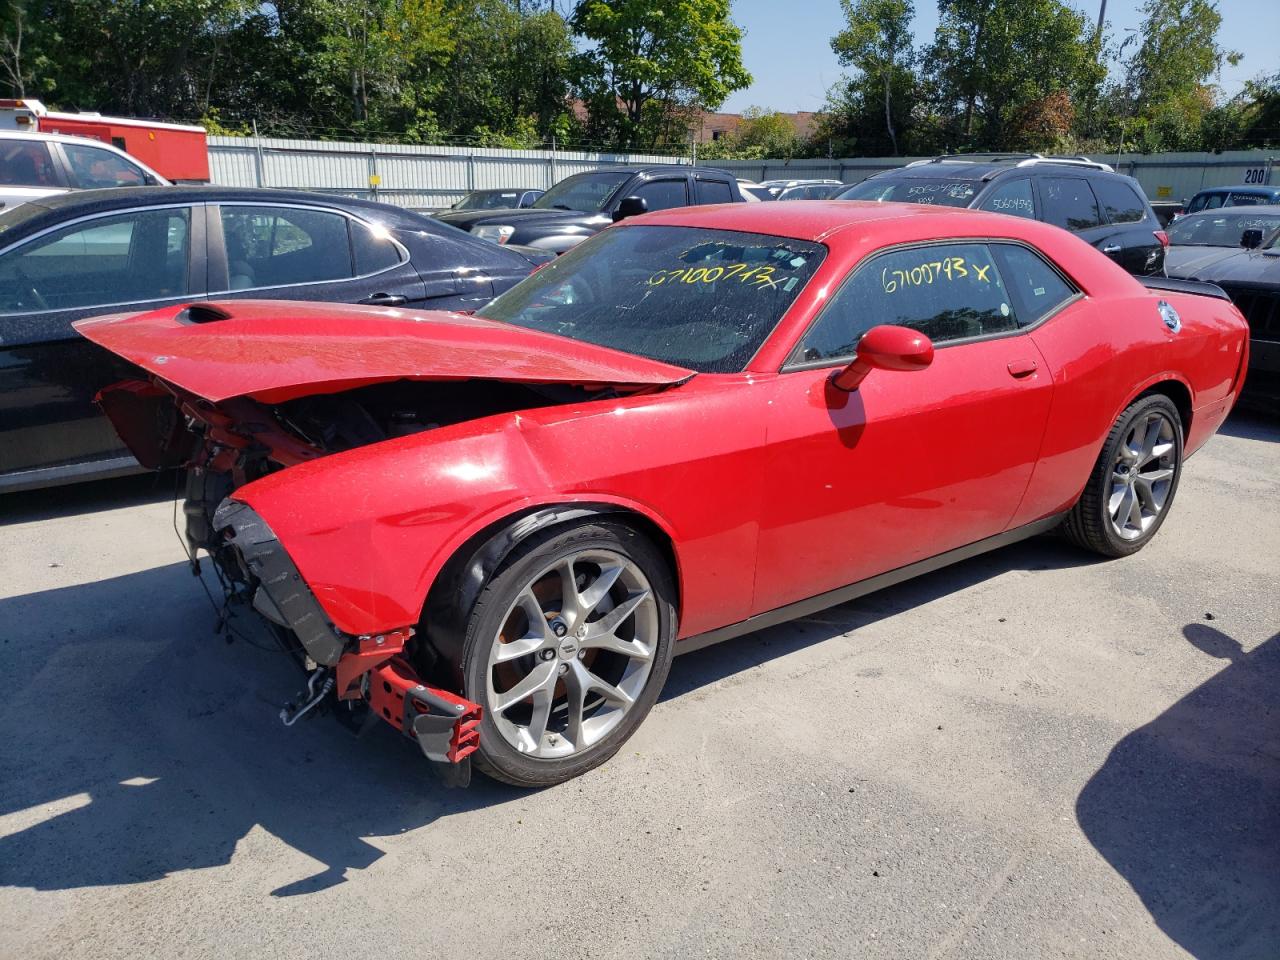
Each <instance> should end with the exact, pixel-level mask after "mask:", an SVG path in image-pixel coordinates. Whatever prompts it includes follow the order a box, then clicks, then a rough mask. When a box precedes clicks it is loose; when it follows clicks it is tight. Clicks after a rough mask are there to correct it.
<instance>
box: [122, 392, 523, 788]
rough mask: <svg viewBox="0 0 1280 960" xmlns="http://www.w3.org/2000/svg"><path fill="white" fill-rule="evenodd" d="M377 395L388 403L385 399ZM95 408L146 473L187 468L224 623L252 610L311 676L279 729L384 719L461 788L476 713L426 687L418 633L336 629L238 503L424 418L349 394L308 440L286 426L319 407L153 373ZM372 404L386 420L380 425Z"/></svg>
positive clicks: (266, 529) (190, 515) (189, 499)
mask: <svg viewBox="0 0 1280 960" xmlns="http://www.w3.org/2000/svg"><path fill="white" fill-rule="evenodd" d="M374 392H375V394H376V393H379V392H380V394H381V395H383V396H382V399H384V400H385V399H386V397H385V394H387V393H388V392H389V391H388V390H387V389H386V388H377V389H376V390H375V391H374ZM499 392H500V391H499ZM312 399H313V400H316V399H318V398H312ZM98 402H99V404H100V405H101V406H102V408H103V410H104V411H105V412H106V413H107V415H108V417H109V418H110V419H111V421H112V423H113V424H115V426H116V429H117V431H118V432H119V433H120V435H121V437H122V438H123V439H124V440H125V442H126V443H128V444H129V445H130V446H131V448H132V449H133V450H134V451H135V455H136V456H137V457H138V459H139V461H140V462H141V463H142V464H143V465H144V466H146V467H149V468H152V469H167V468H185V470H186V498H185V502H184V504H183V512H184V515H185V530H184V531H183V533H184V537H185V540H186V543H187V549H188V553H189V555H190V556H191V558H192V563H193V565H195V566H196V568H197V570H198V564H199V560H198V559H197V557H198V552H199V551H204V552H205V553H206V554H207V555H208V556H209V558H210V559H211V560H212V563H213V565H214V567H215V570H216V572H217V575H218V579H219V581H220V582H221V584H222V586H223V593H224V597H223V603H224V606H223V610H222V614H221V620H220V624H225V623H226V620H227V617H228V611H229V610H231V609H234V608H236V607H252V609H253V610H254V611H255V612H256V613H257V614H259V615H260V616H261V617H262V618H263V621H264V622H265V624H266V627H267V629H268V630H270V631H271V633H272V635H273V636H274V638H275V639H276V640H277V641H278V642H279V643H280V644H281V645H282V646H283V647H284V648H285V649H286V650H288V651H289V652H290V653H293V654H294V655H295V658H296V659H297V661H298V663H299V665H300V666H301V667H302V668H303V670H304V671H305V673H306V676H307V681H306V686H305V688H304V690H303V691H302V692H301V694H300V695H299V696H298V697H296V698H295V700H294V702H292V703H290V704H288V705H287V706H285V707H284V708H283V709H282V710H281V712H280V719H281V721H282V722H283V723H284V724H285V725H286V726H292V725H293V724H294V723H296V722H297V721H298V720H300V719H302V718H303V717H306V716H314V715H316V714H319V713H321V712H325V711H326V710H328V709H335V710H336V712H337V714H338V716H339V717H340V718H342V719H343V720H344V721H346V722H347V723H348V724H349V725H351V726H355V727H357V728H358V729H360V730H361V731H363V730H364V729H367V728H368V726H369V725H370V724H371V723H376V719H375V718H378V719H381V720H382V721H384V722H386V723H388V724H389V725H390V726H392V727H394V728H395V729H396V730H398V731H400V732H401V733H402V734H403V735H405V736H406V737H409V738H411V739H413V740H414V741H416V742H417V744H418V745H419V747H420V748H421V750H422V752H423V755H424V756H425V757H426V758H427V759H428V760H430V761H431V762H432V763H433V765H434V766H435V767H436V769H437V772H438V773H439V774H440V775H441V777H442V779H443V780H444V781H445V782H446V783H448V784H450V785H458V786H465V785H466V784H467V783H468V782H469V781H470V760H469V759H468V758H469V757H470V755H471V754H472V753H474V752H475V750H476V748H477V746H478V744H479V732H478V727H479V724H480V715H481V708H480V707H479V706H478V705H477V704H475V703H472V702H470V701H468V700H465V699H463V698H462V697H460V696H458V695H457V694H456V693H454V692H452V691H450V690H447V689H444V688H441V687H436V686H431V685H429V684H428V683H425V682H424V681H423V678H422V677H421V676H420V675H419V672H418V670H417V669H415V666H414V664H415V662H417V663H422V662H424V660H425V661H426V662H429V661H430V658H429V656H428V655H427V654H428V653H429V652H428V651H425V650H419V649H417V648H416V646H415V635H416V633H415V627H414V626H405V627H403V628H401V629H397V630H389V631H386V632H383V633H379V634H377V635H361V636H356V635H352V634H349V633H346V632H344V631H343V630H341V629H340V628H339V627H338V626H336V625H335V624H334V623H333V621H332V619H331V618H330V617H329V616H328V614H326V613H325V611H324V608H323V607H322V606H321V604H320V602H319V601H318V600H317V599H316V596H315V594H314V593H313V592H312V590H311V588H310V587H309V586H308V584H307V582H306V580H305V579H304V578H303V576H302V575H301V573H300V572H299V571H298V569H297V567H296V565H295V564H294V562H293V560H292V559H291V558H290V557H289V554H288V552H287V551H286V550H285V548H284V547H283V546H282V545H281V543H280V541H279V539H278V538H277V536H276V534H275V533H274V531H273V530H272V529H271V527H270V525H269V524H268V523H267V522H266V521H265V520H264V519H263V518H262V517H261V516H259V515H258V513H257V512H256V511H255V510H254V509H253V508H252V507H250V506H249V505H248V504H245V503H242V502H240V501H238V500H235V499H233V498H232V496H231V495H232V493H233V492H234V491H235V490H236V489H237V488H239V487H240V486H242V485H244V484H246V483H250V482H252V481H253V480H256V479H259V478H260V477H263V476H266V475H267V474H268V473H272V472H275V471H278V470H281V469H284V468H285V467H288V466H292V465H295V464H298V463H303V462H306V461H308V460H314V459H317V458H320V457H323V456H326V455H327V454H329V453H332V452H336V451H337V450H338V449H344V448H350V447H352V446H357V445H359V443H360V441H361V440H365V441H367V442H376V441H377V440H381V439H387V438H388V437H389V435H390V434H388V432H387V431H388V430H392V431H395V432H400V433H403V432H405V431H412V430H414V429H428V428H429V427H428V425H425V424H422V423H420V422H419V421H418V420H417V419H415V418H416V417H417V416H418V413H415V412H413V411H411V410H409V409H407V408H403V407H402V406H401V407H400V408H398V409H396V410H394V411H388V410H387V409H385V407H378V406H376V405H372V404H371V405H369V406H365V404H362V403H361V401H360V400H358V399H351V398H348V399H347V401H346V402H347V403H348V404H352V405H354V408H348V409H346V410H345V411H344V410H343V401H342V399H341V397H339V396H330V397H327V398H324V400H323V402H322V403H320V404H319V406H322V407H323V408H324V409H325V410H326V411H327V416H326V418H325V423H326V424H327V427H326V430H325V435H324V436H323V437H322V436H320V435H319V434H317V435H316V436H315V437H314V438H305V437H304V436H303V435H302V432H301V431H302V429H303V428H302V427H301V426H300V425H299V424H298V423H295V422H294V421H293V420H291V419H290V418H291V417H292V418H301V419H302V420H303V422H310V420H311V418H313V417H314V416H315V415H316V410H315V408H316V406H317V404H316V403H314V402H311V403H304V402H302V401H293V402H291V403H289V404H282V405H279V406H276V407H270V406H268V405H265V404H261V403H258V402H256V401H253V400H249V399H245V398H240V399H237V400H232V401H223V402H222V403H219V404H214V403H211V402H208V401H205V400H201V399H200V398H196V397H192V396H190V395H187V394H185V393H184V392H183V391H180V390H177V389H176V388H174V387H173V386H172V385H169V384H166V383H165V382H164V381H162V380H159V379H154V380H152V381H133V380H131V381H124V382H121V383H117V384H114V385H112V386H110V387H107V388H105V389H104V390H103V391H101V393H100V394H99V397H98ZM365 403H368V399H367V398H365ZM355 408H358V411H357V409H355ZM373 410H381V412H382V413H383V414H387V419H386V420H382V422H381V424H380V420H381V417H378V416H375V414H374V413H373V412H372V411H373ZM344 424H345V426H344Z"/></svg>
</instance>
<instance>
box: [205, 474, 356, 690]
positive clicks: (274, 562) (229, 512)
mask: <svg viewBox="0 0 1280 960" xmlns="http://www.w3.org/2000/svg"><path fill="white" fill-rule="evenodd" d="M228 527H230V528H231V533H232V535H233V536H232V540H233V542H234V543H235V546H236V549H238V550H239V551H240V555H241V557H243V558H244V562H245V565H246V566H247V567H248V568H249V570H250V572H252V573H253V575H254V576H256V577H257V578H258V589H259V590H262V591H264V592H265V593H266V595H267V598H268V599H269V600H270V602H271V607H268V609H274V611H275V612H277V613H278V614H279V616H280V617H281V618H282V619H283V621H284V623H283V624H282V626H285V627H288V628H289V629H290V630H292V631H293V632H294V634H296V635H297V637H298V640H299V641H300V642H301V643H302V646H303V648H304V649H305V650H306V651H307V654H308V655H309V656H310V657H311V659H312V660H314V661H316V663H321V664H324V665H325V666H328V667H332V666H334V665H335V664H336V663H337V662H338V659H339V658H340V657H341V656H342V653H343V651H344V650H345V649H346V646H347V641H348V639H349V638H348V637H347V635H346V634H344V633H343V632H342V631H341V630H339V629H338V628H337V627H336V626H334V625H333V622H332V621H331V620H330V619H329V618H328V616H327V615H326V614H325V612H324V610H323V609H322V608H321V606H320V602H319V601H318V600H316V598H315V595H314V594H313V593H312V592H311V589H310V588H309V587H308V586H307V584H306V581H304V580H303V579H302V575H301V574H300V573H299V572H298V568H297V567H295V566H294V564H293V561H292V560H291V559H289V554H288V553H286V552H285V549H284V547H283V546H281V544H280V541H279V540H278V539H276V535H275V533H274V532H272V530H271V527H269V526H268V525H267V522H266V521H265V520H263V519H262V518H261V517H260V516H258V514H257V511H255V510H254V509H253V508H252V507H250V506H249V505H248V504H244V503H240V502H238V501H236V500H232V499H231V498H230V497H228V498H227V499H226V500H223V501H222V503H221V504H220V505H219V506H218V509H217V511H216V512H215V513H214V515H213V528H214V530H217V531H223V530H225V529H226V528H228ZM254 607H255V608H257V609H258V612H259V613H262V614H263V615H264V616H267V617H268V619H272V620H274V619H275V617H272V616H270V615H269V614H268V613H266V611H264V610H263V609H261V607H267V604H266V603H265V602H263V603H262V604H261V606H260V605H259V602H258V601H257V600H255V602H254Z"/></svg>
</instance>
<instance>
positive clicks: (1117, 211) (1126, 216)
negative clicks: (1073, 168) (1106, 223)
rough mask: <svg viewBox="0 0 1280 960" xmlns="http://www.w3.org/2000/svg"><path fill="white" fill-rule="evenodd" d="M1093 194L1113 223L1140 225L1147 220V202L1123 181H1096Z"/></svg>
mask: <svg viewBox="0 0 1280 960" xmlns="http://www.w3.org/2000/svg"><path fill="white" fill-rule="evenodd" d="M1093 192H1094V193H1095V194H1096V195H1097V197H1098V202H1099V203H1101V204H1102V209H1103V211H1104V212H1105V213H1106V215H1107V219H1108V220H1110V221H1111V222H1112V223H1140V222H1141V221H1142V220H1144V219H1146V216H1147V205H1146V201H1144V200H1143V199H1142V198H1141V197H1139V196H1138V192H1137V191H1136V190H1134V189H1133V187H1132V186H1131V185H1129V184H1127V183H1125V182H1124V181H1123V180H1107V179H1098V180H1095V181H1093Z"/></svg>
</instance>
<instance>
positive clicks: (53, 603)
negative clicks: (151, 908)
mask: <svg viewBox="0 0 1280 960" xmlns="http://www.w3.org/2000/svg"><path fill="white" fill-rule="evenodd" d="M206 576H207V574H206ZM239 621H240V622H239V625H240V626H241V628H242V629H244V630H245V631H246V633H245V638H246V639H243V640H240V641H237V642H235V643H233V644H231V645H228V644H227V643H226V642H225V641H224V640H222V639H220V638H218V637H216V636H214V635H213V632H212V628H213V624H214V622H215V614H214V610H213V609H212V608H211V607H210V604H209V601H208V599H207V598H206V597H205V596H204V594H203V593H202V592H201V591H200V589H199V588H198V585H196V584H194V583H193V582H192V576H191V573H190V570H189V568H188V567H187V565H186V564H183V563H176V564H171V565H168V566H163V567H157V568H154V569H150V570H146V571H143V572H140V573H135V574H130V575H128V576H123V577H118V578H114V579H110V580H104V581H100V582H97V583H89V584H82V585H78V586H74V587H66V588H62V589H55V590H48V591H44V592H40V593H32V594H27V595H25V596H20V597H15V598H11V599H7V600H0V676H3V677H5V678H6V700H5V701H4V702H3V704H2V705H0V784H2V785H3V789H0V886H19V887H32V888H35V889H38V890H56V889H68V888H75V887H89V886H99V885H108V884H128V883H140V882H145V881H150V880H157V879H160V878H162V877H164V876H166V875H167V874H170V873H174V872H177V871H182V870H193V869H200V868H203V867H212V866H218V865H221V864H226V863H228V862H229V861H230V858H231V856H232V854H233V853H234V852H235V850H236V848H237V846H238V844H240V843H241V842H242V841H243V840H244V839H245V838H246V837H248V836H249V835H250V834H251V833H252V832H253V831H254V828H255V827H258V828H261V829H262V830H265V831H266V832H268V833H270V834H273V835H275V836H276V837H278V838H279V839H281V840H283V841H284V842H285V843H286V844H288V845H289V846H290V847H292V848H293V849H294V850H296V851H298V852H300V853H302V854H305V855H307V856H308V857H310V858H312V859H313V860H314V861H316V862H317V864H318V866H316V867H314V868H313V867H312V866H310V865H307V864H305V863H295V864H291V866H290V867H283V868H273V866H272V865H271V864H270V863H269V862H268V863H267V864H266V866H265V867H263V870H264V872H265V873H267V875H268V876H270V875H271V874H272V872H273V870H274V872H275V873H276V874H277V875H280V876H282V877H283V878H284V882H282V883H280V884H279V885H278V886H277V887H276V889H273V890H271V891H270V892H271V893H272V894H273V895H275V896H291V895H296V894H303V893H310V892H314V891H317V890H322V889H324V888H326V887H329V886H333V885H335V884H337V883H341V882H342V881H343V880H344V879H346V878H347V873H348V871H349V870H353V869H354V870H360V869H363V868H366V867H368V866H370V865H371V864H373V863H374V862H375V861H377V860H378V859H379V858H380V857H382V856H383V853H384V851H383V849H382V848H381V847H379V846H378V845H377V843H376V841H375V842H370V841H369V840H367V839H366V838H379V837H394V836H395V835H396V834H398V833H402V832H404V831H407V830H411V829H417V828H420V827H423V826H425V825H427V824H430V823H431V822H433V821H434V820H437V819H439V818H441V817H446V816H449V815H451V814H455V813H460V812H463V811H466V810H471V809H475V808H478V807H485V806H491V805H494V804H500V803H504V802H506V801H507V800H510V799H514V798H517V797H519V796H520V795H521V792H520V791H518V790H515V789H514V788H508V787H504V786H500V785H498V784H496V783H493V782H491V781H489V780H487V779H485V778H482V777H477V778H476V781H475V782H474V783H473V784H472V786H471V788H470V789H468V790H448V789H445V788H444V787H443V786H442V785H441V784H440V783H439V782H438V781H437V780H436V779H435V778H434V777H433V776H432V774H431V773H430V769H429V766H428V764H427V763H426V762H425V761H424V760H423V758H422V757H421V754H420V753H419V752H418V750H417V747H416V746H415V745H414V744H412V743H411V742H410V741H408V740H407V739H404V738H402V737H399V736H398V735H397V734H395V733H394V732H393V731H392V730H391V729H390V728H389V727H384V726H383V725H381V724H379V725H376V726H375V727H374V728H373V729H372V730H370V731H369V732H368V733H367V734H366V735H365V736H363V737H361V738H357V737H356V736H355V735H354V734H353V733H351V732H349V731H348V730H347V729H346V728H344V727H343V726H341V725H340V724H338V723H337V722H336V721H335V720H334V719H333V717H331V716H330V717H319V718H316V719H315V720H313V721H307V720H304V721H302V722H301V723H299V724H298V725H296V726H295V727H293V728H289V729H286V728H285V727H284V726H282V725H281V723H280V722H279V720H278V719H277V712H278V710H279V707H280V705H281V704H282V703H283V701H284V700H285V699H288V697H289V696H290V695H291V694H293V692H294V691H296V690H299V689H300V688H301V680H302V674H301V672H300V670H299V669H298V668H297V666H296V665H294V664H293V662H292V661H291V660H290V659H289V658H288V657H287V656H286V655H284V654H282V653H281V652H279V651H278V649H272V648H271V647H270V646H269V645H268V642H267V638H266V636H265V634H263V633H257V634H256V635H255V634H254V633H252V632H249V631H250V630H251V629H252V628H253V627H254V626H256V625H254V624H252V623H250V622H248V621H246V620H245V619H244V618H243V617H241V618H239ZM247 641H252V642H253V643H261V644H262V646H261V647H259V646H254V645H250V642H247ZM392 843H394V841H392ZM264 892H266V891H265V890H264Z"/></svg>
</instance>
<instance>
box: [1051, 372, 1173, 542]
mask: <svg viewBox="0 0 1280 960" xmlns="http://www.w3.org/2000/svg"><path fill="white" fill-rule="evenodd" d="M1181 475H1182V418H1181V417H1180V416H1179V415H1178V408H1177V407H1175V406H1174V405H1173V402H1172V401H1171V400H1169V398H1168V397H1165V396H1162V395H1151V396H1146V397H1141V398H1139V399H1138V400H1135V401H1134V402H1133V403H1132V404H1130V405H1129V406H1128V407H1127V408H1126V409H1125V411H1124V412H1123V413H1122V414H1120V417H1119V419H1118V420H1116V423H1115V426H1113V427H1112V428H1111V432H1110V433H1108V434H1107V439H1106V442H1105V443H1103V445H1102V453H1101V454H1099V456H1098V462H1097V463H1096V464H1095V465H1094V468H1093V472H1092V473H1091V474H1090V475H1089V481H1088V483H1087V484H1086V485H1085V488H1084V492H1083V493H1082V494H1081V495H1080V499H1079V500H1078V501H1077V502H1076V505H1075V506H1074V507H1073V508H1072V509H1071V512H1070V513H1069V514H1068V515H1067V518H1066V520H1065V521H1063V525H1062V530H1063V533H1064V534H1065V535H1066V537H1067V539H1068V540H1070V541H1072V542H1073V543H1076V544H1078V545H1079V546H1081V547H1084V548H1085V549H1087V550H1093V551H1094V552H1096V553H1100V554H1102V555H1103V556H1107V557H1127V556H1129V555H1130V554H1133V553H1137V552H1138V551H1139V550H1141V549H1142V548H1143V547H1144V546H1146V544H1147V542H1148V541H1149V540H1150V539H1151V538H1152V537H1154V536H1155V535H1156V531H1157V530H1159V529H1160V525H1161V524H1162V523H1164V519H1165V517H1166V516H1168V513H1169V508H1170V507H1172V506H1173V497H1174V494H1175V493H1177V491H1178V480H1179V478H1180V477H1181Z"/></svg>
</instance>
